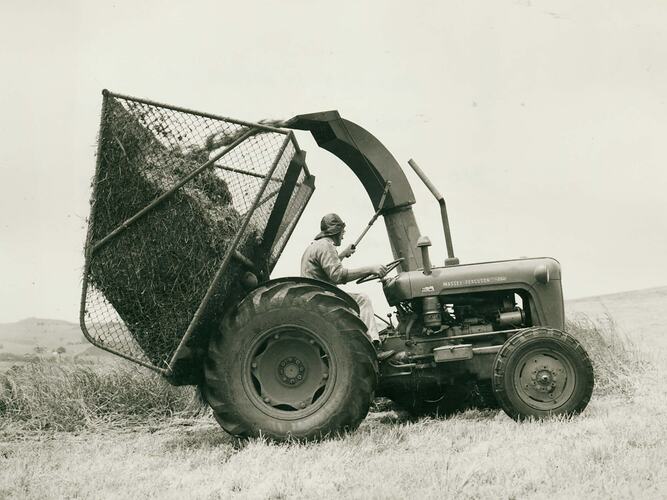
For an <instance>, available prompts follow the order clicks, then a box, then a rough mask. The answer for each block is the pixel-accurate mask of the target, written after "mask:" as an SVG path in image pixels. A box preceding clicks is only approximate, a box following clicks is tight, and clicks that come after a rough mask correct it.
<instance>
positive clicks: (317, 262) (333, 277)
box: [301, 214, 387, 347]
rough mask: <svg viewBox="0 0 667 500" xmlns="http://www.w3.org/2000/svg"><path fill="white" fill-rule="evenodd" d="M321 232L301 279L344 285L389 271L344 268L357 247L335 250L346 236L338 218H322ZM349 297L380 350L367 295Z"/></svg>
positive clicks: (310, 248)
mask: <svg viewBox="0 0 667 500" xmlns="http://www.w3.org/2000/svg"><path fill="white" fill-rule="evenodd" d="M320 230H321V231H320V232H319V233H318V234H317V236H315V240H314V241H313V242H311V244H310V245H309V246H308V247H307V248H306V251H305V252H304V253H303V257H301V276H304V277H306V278H314V279H316V280H320V281H326V282H327V283H331V284H332V285H340V284H344V283H347V282H349V281H352V280H356V279H359V278H365V277H366V276H370V275H372V274H377V275H378V276H384V274H385V273H386V272H387V268H386V267H385V266H383V265H381V264H379V265H373V266H364V267H357V268H346V267H344V266H343V264H342V262H341V260H342V259H344V258H346V257H349V256H351V255H352V254H353V253H354V252H355V250H356V249H355V248H354V245H349V246H348V247H347V248H345V249H344V250H343V251H342V252H340V253H338V252H337V251H336V248H335V247H339V246H340V244H341V242H342V241H343V237H344V236H345V223H344V222H343V220H342V219H341V218H340V217H339V216H338V215H336V214H327V215H325V216H324V217H322V221H321V222H320ZM349 295H350V296H351V297H352V298H353V299H354V300H355V301H356V302H357V304H359V311H360V317H361V320H362V321H363V322H364V323H365V324H366V326H367V327H368V332H367V333H366V335H368V337H369V339H370V340H371V342H372V343H373V344H374V345H375V346H376V347H379V345H380V337H379V335H378V328H377V324H376V323H375V315H374V313H373V305H372V304H371V301H370V298H369V297H368V295H366V294H365V293H349Z"/></svg>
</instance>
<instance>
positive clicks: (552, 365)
mask: <svg viewBox="0 0 667 500" xmlns="http://www.w3.org/2000/svg"><path fill="white" fill-rule="evenodd" d="M575 385H576V380H575V371H574V366H573V365H572V361H571V360H570V359H569V358H568V357H567V356H564V355H563V354H562V353H559V352H555V351H553V350H551V349H539V350H532V351H530V352H528V353H526V354H524V355H523V356H522V357H521V358H520V359H519V361H518V363H517V364H516V369H515V370H514V387H515V388H516V393H517V396H518V397H519V398H520V399H521V400H522V401H523V402H524V403H525V404H527V405H529V406H531V407H533V408H535V409H537V410H546V411H553V410H555V409H557V408H559V407H561V406H562V405H564V404H565V403H566V402H567V401H568V400H569V399H570V397H571V396H572V395H573V393H574V390H575Z"/></svg>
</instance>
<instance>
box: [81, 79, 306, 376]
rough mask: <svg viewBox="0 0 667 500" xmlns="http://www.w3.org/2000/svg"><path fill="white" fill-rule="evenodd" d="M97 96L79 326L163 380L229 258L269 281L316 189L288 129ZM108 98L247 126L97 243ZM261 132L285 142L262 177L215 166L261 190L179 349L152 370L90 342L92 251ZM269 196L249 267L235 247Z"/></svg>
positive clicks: (111, 95)
mask: <svg viewBox="0 0 667 500" xmlns="http://www.w3.org/2000/svg"><path fill="white" fill-rule="evenodd" d="M102 96H103V100H102V113H101V120H100V140H99V141H98V146H97V154H96V164H95V174H94V175H95V177H94V182H93V187H92V195H91V212H90V217H89V220H88V229H87V235H86V241H85V263H84V270H83V284H82V293H81V303H80V313H79V323H80V326H81V330H82V332H83V334H84V336H85V337H86V339H87V340H88V341H89V342H90V343H91V344H93V345H95V346H96V347H99V348H100V349H103V350H105V351H108V352H110V353H112V354H115V355H117V356H120V357H122V358H125V359H127V360H130V361H132V362H134V363H137V364H139V365H142V366H144V367H146V368H149V369H151V370H154V371H156V372H158V373H160V374H162V375H164V376H167V377H169V376H171V375H173V374H174V366H175V363H176V361H177V360H178V359H179V356H180V355H181V353H182V352H183V351H184V349H185V346H186V343H187V342H188V340H189V339H190V338H191V336H192V334H193V332H194V331H195V330H196V328H197V326H198V325H199V323H200V320H201V318H202V316H203V314H204V311H205V310H206V307H207V305H208V304H209V302H210V300H211V298H212V296H213V294H214V293H215V291H216V289H217V287H218V285H219V283H220V280H221V278H222V276H223V275H224V273H225V271H226V270H227V269H228V267H229V264H230V262H231V261H232V260H233V259H235V260H237V261H239V262H240V263H242V264H243V265H244V266H245V267H246V268H248V269H249V270H251V271H252V272H254V273H255V274H257V275H259V276H260V277H262V278H264V279H268V278H269V274H270V272H271V271H272V270H273V268H274V266H275V264H276V262H277V260H278V258H279V257H280V255H281V253H282V250H283V249H284V246H285V244H286V243H287V241H288V240H289V238H290V236H291V234H292V232H293V230H294V228H295V226H296V224H297V222H298V220H299V219H300V217H301V215H302V214H303V211H304V209H305V206H306V205H307V204H308V201H309V200H310V197H311V196H312V193H313V191H314V189H315V185H314V179H315V178H314V176H312V175H311V174H310V172H309V171H308V167H307V166H306V163H305V152H304V151H302V150H301V149H300V147H299V145H298V143H297V141H296V138H295V136H294V133H293V132H292V131H291V130H284V129H281V128H277V127H274V126H271V125H267V124H262V123H252V122H246V121H242V120H237V119H232V118H227V117H224V116H219V115H214V114H211V113H205V112H201V111H196V110H192V109H188V108H183V107H178V106H172V105H169V104H164V103H160V102H156V101H151V100H147V99H141V98H137V97H132V96H128V95H123V94H118V93H114V92H111V91H109V90H106V89H105V90H103V91H102ZM111 98H117V99H123V100H125V101H130V102H134V103H140V104H145V105H148V106H155V107H158V108H164V109H166V110H171V111H176V112H181V113H187V114H190V115H195V116H199V117H204V118H209V119H213V120H221V121H224V122H228V123H232V124H236V125H240V126H243V127H247V128H248V130H247V131H245V132H244V133H243V134H242V135H240V136H239V137H237V138H235V139H234V141H233V142H231V143H230V144H228V145H226V146H225V147H224V149H223V150H222V151H220V152H219V153H216V154H215V155H214V156H212V157H211V158H209V160H208V161H206V162H204V163H202V164H201V165H199V166H198V167H197V168H195V169H194V170H193V171H192V172H190V173H189V174H188V175H186V176H185V177H183V178H182V179H180V180H179V181H178V182H177V183H176V184H175V185H174V186H172V187H171V188H170V189H168V190H167V191H166V192H164V193H162V194H161V195H160V196H158V197H157V198H155V199H154V200H153V201H151V202H150V203H149V204H148V205H146V206H145V207H143V208H142V209H141V210H139V211H138V212H136V213H135V214H134V215H133V216H131V217H130V218H128V219H126V220H125V221H124V222H122V223H121V224H119V225H118V226H117V227H116V228H115V229H113V230H112V231H111V232H109V233H108V234H107V235H106V236H104V237H103V238H100V239H98V240H97V241H93V227H94V224H95V210H94V203H95V200H96V196H97V188H98V178H99V173H100V164H101V161H102V140H101V137H102V133H103V127H104V125H105V122H104V117H105V110H106V109H107V107H108V103H109V99H111ZM262 130H263V131H269V132H273V133H278V134H282V135H284V136H285V139H284V141H283V142H282V145H281V146H280V149H279V151H278V153H277V155H276V156H275V158H274V160H273V163H272V164H271V167H270V168H269V170H268V172H267V173H266V174H265V175H261V174H257V173H255V172H250V171H244V170H242V169H237V168H233V167H221V166H220V165H215V166H216V167H219V168H223V169H226V170H231V171H233V172H236V173H239V174H243V175H251V176H254V177H260V178H262V179H263V180H262V183H261V187H260V188H259V190H258V191H257V193H256V195H255V197H254V199H253V201H252V204H251V206H250V209H249V210H248V211H247V212H246V213H245V214H243V221H242V223H241V226H240V228H239V229H238V230H237V231H236V233H235V235H234V238H233V240H232V242H231V243H230V245H229V247H228V248H227V250H226V252H225V254H224V257H223V259H222V262H221V263H220V265H219V266H218V269H217V271H216V272H215V275H214V277H213V279H212V281H211V282H210V284H209V286H208V289H207V291H206V294H205V295H204V297H203V299H202V300H201V302H200V304H199V306H198V307H197V310H196V312H195V313H194V315H193V316H192V318H191V320H190V323H189V325H188V327H187V330H186V331H185V333H184V334H183V336H182V338H181V340H180V343H179V344H178V347H177V348H176V350H175V351H174V352H173V354H172V355H171V359H170V360H169V362H168V363H167V364H166V366H156V365H155V364H151V363H149V362H146V361H144V360H142V359H139V358H137V357H135V356H132V355H128V354H127V353H125V352H122V351H120V350H118V349H115V348H114V347H111V346H108V345H104V343H102V342H99V341H98V340H97V339H96V338H95V336H94V335H92V334H91V333H90V332H89V330H88V326H87V325H86V304H87V302H86V299H87V296H88V291H89V284H90V283H89V273H90V269H91V261H92V258H93V256H94V255H95V254H96V252H98V251H99V250H100V249H101V248H102V247H104V246H105V245H106V244H107V243H109V242H110V241H112V240H113V239H115V238H116V237H118V236H119V235H120V234H122V233H123V232H124V231H125V230H126V229H127V228H128V227H130V226H132V225H133V224H135V223H136V222H137V221H139V220H141V219H142V218H143V217H144V216H145V215H147V214H148V213H150V212H151V211H153V210H154V209H156V208H157V207H158V206H160V205H161V204H162V203H163V202H164V201H165V200H167V199H169V198H170V197H172V196H173V195H174V194H175V193H176V192H177V191H179V190H180V189H181V188H183V186H185V185H186V184H187V183H188V182H190V181H191V180H192V179H194V178H195V177H196V176H197V175H199V174H201V173H202V172H204V171H205V170H206V169H208V168H212V166H213V165H214V164H215V163H216V162H217V161H218V160H220V159H221V158H222V157H224V156H225V155H227V154H228V153H229V152H230V151H232V150H234V149H235V148H236V147H237V146H239V145H240V144H242V143H243V142H244V141H245V140H246V139H248V138H249V137H251V136H252V135H253V134H255V133H257V131H262ZM290 144H291V145H292V146H293V147H294V150H295V154H294V156H293V157H292V159H291V160H290V163H289V165H288V167H287V170H286V173H285V175H284V177H283V178H282V179H276V178H274V174H275V172H276V169H277V167H278V164H279V162H280V159H281V158H282V155H283V153H284V152H285V149H286V148H287V147H288V145H290ZM302 173H303V174H305V177H304V180H303V181H302V182H301V183H298V182H297V181H298V179H299V176H300V175H301V174H302ZM271 181H278V182H280V187H279V188H277V189H276V190H274V191H273V192H271V193H268V194H266V191H267V187H268V185H269V183H270V182H271ZM296 189H298V190H299V194H300V195H301V196H302V199H303V203H302V204H301V205H297V206H296V207H294V210H293V211H292V212H291V213H289V214H287V213H286V210H287V208H288V205H289V203H290V201H291V199H292V195H293V193H295V192H296ZM273 197H275V202H274V205H273V209H272V211H271V213H270V216H269V218H268V222H267V224H266V227H265V229H264V233H263V236H262V244H261V252H260V254H261V255H263V256H264V259H263V260H264V261H263V262H253V261H252V260H251V259H249V258H248V257H246V256H244V255H243V254H241V252H239V250H238V246H239V243H240V242H241V240H242V237H243V235H244V233H245V231H246V229H247V227H248V225H249V223H250V221H251V219H252V216H253V214H254V213H255V211H256V210H257V208H258V207H260V206H261V205H262V204H263V203H265V202H266V201H267V200H269V199H271V198H273ZM286 216H289V220H286V219H287V217H286Z"/></svg>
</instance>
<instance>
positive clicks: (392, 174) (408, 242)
mask: <svg viewBox="0 0 667 500" xmlns="http://www.w3.org/2000/svg"><path fill="white" fill-rule="evenodd" d="M285 126H286V127H288V128H292V129H298V130H308V131H310V133H311V134H312V135H313V137H314V138H315V141H317V144H318V145H319V146H320V147H322V148H324V149H326V150H327V151H329V152H331V153H333V154H334V155H336V156H337V157H338V158H340V159H341V160H343V162H345V164H346V165H347V166H348V167H350V169H351V170H352V171H353V172H354V174H355V175H356V176H357V178H358V179H359V180H360V181H361V184H362V185H363V186H364V189H365V190H366V192H367V193H368V196H369V198H370V199H371V202H372V203H373V208H374V209H375V210H380V213H381V214H382V215H383V216H384V222H385V225H386V227H387V234H388V236H389V242H390V244H391V249H392V252H393V255H394V258H395V259H400V258H402V259H403V261H402V263H401V268H402V270H403V271H412V270H415V269H418V268H419V267H421V265H422V262H421V255H420V254H419V253H418V252H417V240H419V237H420V233H419V227H418V226H417V221H416V219H415V216H414V213H413V212H412V205H413V204H414V203H415V197H414V194H413V192H412V188H411V187H410V184H409V183H408V180H407V178H406V177H405V174H404V173H403V170H402V169H401V167H400V165H399V164H398V162H397V161H396V159H395V158H394V157H393V155H392V154H391V153H390V152H389V150H388V149H387V148H386V147H384V146H383V145H382V143H381V142H380V141H379V140H377V139H376V138H375V136H373V134H371V133H370V132H368V131H367V130H365V129H364V128H362V127H360V126H359V125H357V124H356V123H353V122H351V121H349V120H346V119H344V118H341V116H340V114H339V113H338V111H324V112H321V113H311V114H306V115H298V116H295V117H294V118H292V119H291V120H289V121H288V122H287V123H286V124H285ZM388 181H389V182H390V184H389V186H390V187H389V189H388V191H387V193H386V199H385V200H384V203H382V197H383V193H384V191H385V187H386V185H387V182H388Z"/></svg>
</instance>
